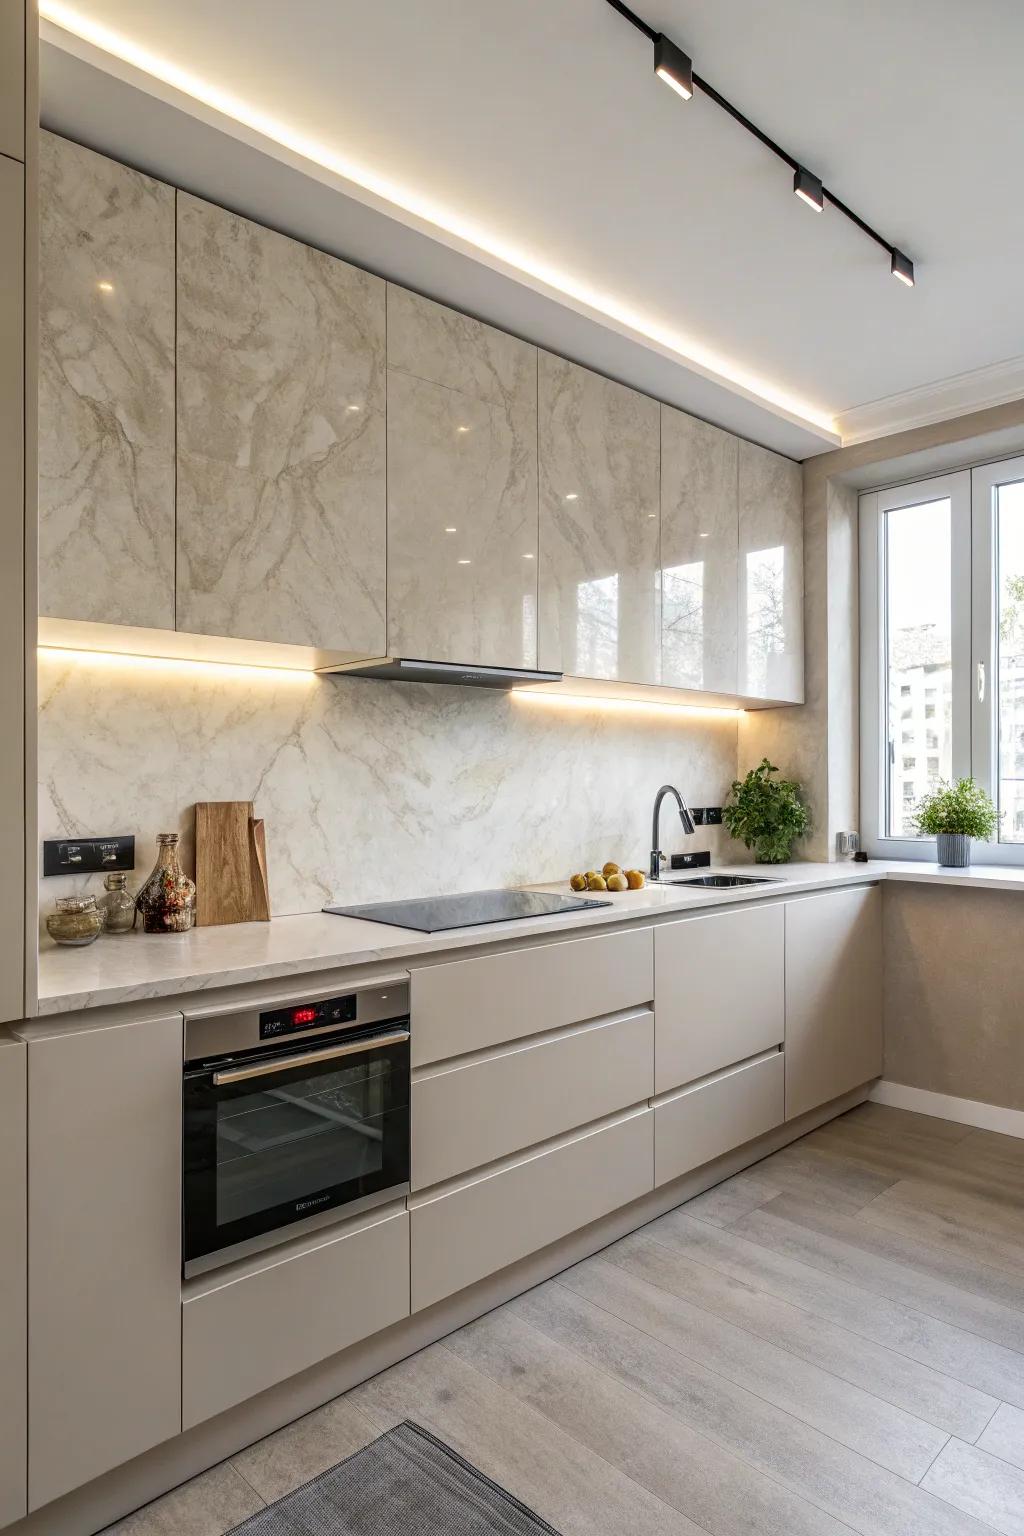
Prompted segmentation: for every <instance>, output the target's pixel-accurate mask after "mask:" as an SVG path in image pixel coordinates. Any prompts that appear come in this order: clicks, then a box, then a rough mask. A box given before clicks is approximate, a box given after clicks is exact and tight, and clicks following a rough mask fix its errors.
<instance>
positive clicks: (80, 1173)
mask: <svg viewBox="0 0 1024 1536" xmlns="http://www.w3.org/2000/svg"><path fill="white" fill-rule="evenodd" d="M28 1041H29V1043H28V1084H29V1088H28V1111H29V1115H28V1127H29V1129H28V1166H29V1182H28V1218H29V1227H28V1230H29V1298H30V1299H29V1312H28V1322H29V1348H28V1362H29V1392H28V1400H29V1463H28V1466H29V1508H30V1509H38V1508H39V1507H40V1506H41V1505H43V1504H47V1503H49V1502H50V1500H51V1499H56V1498H58V1497H59V1496H60V1495H61V1494H63V1493H67V1492H68V1491H69V1490H70V1489H72V1488H78V1487H80V1486H81V1484H83V1483H87V1482H89V1481H90V1480H91V1479H92V1478H94V1477H98V1476H99V1475H100V1473H102V1472H107V1471H109V1470H110V1468H112V1467H116V1466H119V1465H120V1464H121V1463H122V1462H125V1461H130V1460H131V1459H132V1457H133V1456H138V1455H140V1454H141V1452H143V1451H148V1450H149V1449H150V1448H151V1447H152V1446H154V1445H159V1444H160V1443H161V1441H164V1440H169V1439H170V1438H171V1436H172V1435H176V1434H177V1433H178V1432H179V1430H180V1429H181V1059H182V1018H181V1014H180V1013H176V1014H173V1015H171V1016H169V1017H165V1018H156V1019H147V1020H144V1021H138V1022H129V1023H126V1024H115V1025H107V1026H102V1025H101V1026H86V1027H84V1028H77V1029H76V1028H74V1027H73V1026H70V1027H69V1026H68V1025H65V1024H62V1023H61V1022H60V1021H59V1020H58V1021H57V1022H56V1023H55V1024H54V1025H53V1032H52V1033H49V1034H47V1033H44V1032H43V1031H42V1030H41V1028H40V1026H31V1027H30V1031H29V1033H28Z"/></svg>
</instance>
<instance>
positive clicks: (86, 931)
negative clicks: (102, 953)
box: [46, 896, 103, 945]
mask: <svg viewBox="0 0 1024 1536" xmlns="http://www.w3.org/2000/svg"><path fill="white" fill-rule="evenodd" d="M46 931H47V933H48V934H49V935H50V938H51V939H54V940H56V942H57V943H58V944H74V945H82V944H91V943H92V941H93V939H98V938H99V936H100V934H101V933H102V932H103V914H102V913H101V912H99V911H97V908H96V898H95V896H58V898H57V910H56V912H51V913H50V915H49V916H48V917H47V919H46Z"/></svg>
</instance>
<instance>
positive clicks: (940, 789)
mask: <svg viewBox="0 0 1024 1536" xmlns="http://www.w3.org/2000/svg"><path fill="white" fill-rule="evenodd" d="M912 820H913V824H914V826H915V827H916V828H917V830H918V831H919V832H920V834H921V836H922V837H934V839H935V846H936V850H937V857H938V861H939V863H940V864H944V865H946V866H947V868H950V869H966V867H967V865H968V864H970V862H971V838H972V837H977V838H980V839H981V841H982V842H983V843H987V842H988V841H989V840H990V839H991V837H992V835H993V833H994V832H995V830H996V827H998V825H999V813H998V811H997V810H996V808H995V806H994V805H993V804H992V801H991V800H990V799H989V797H988V795H987V794H986V792H985V791H984V790H983V789H982V787H981V785H980V784H976V783H975V782H974V780H973V779H958V780H957V782H956V783H955V784H947V783H946V782H945V781H944V780H940V781H939V783H938V784H937V785H936V787H935V788H934V789H933V790H931V791H930V792H929V793H928V794H927V795H925V797H924V799H923V800H922V801H921V802H920V804H919V805H918V806H917V808H916V809H915V811H914V814H913V818H912Z"/></svg>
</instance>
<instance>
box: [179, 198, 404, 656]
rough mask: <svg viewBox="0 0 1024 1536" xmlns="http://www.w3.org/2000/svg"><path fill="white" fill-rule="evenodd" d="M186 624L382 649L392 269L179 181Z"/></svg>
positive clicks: (237, 634) (209, 631) (192, 628)
mask: <svg viewBox="0 0 1024 1536" xmlns="http://www.w3.org/2000/svg"><path fill="white" fill-rule="evenodd" d="M177 250H178V283H177V288H178V348H177V352H178V525H177V526H178V538H177V547H178V592H177V628H178V629H179V630H183V631H185V632H191V633H198V634H204V635H226V636H229V637H232V638H239V639H244V640H269V641H279V642H286V643H292V644H297V645H305V646H312V647H316V648H318V649H325V650H329V651H338V652H342V653H351V654H353V655H360V656H366V655H380V654H381V652H382V649H383V646H384V559H385V483H384V477H385V448H384V400H385V387H384V331H385V314H384V283H383V282H382V281H381V279H380V278H378V277H373V276H371V274H370V273H368V272H363V271H360V270H359V269H358V268H357V267H352V266H349V265H348V264H347V263H346V262H344V261H338V260H337V259H336V258H335V257H333V256H327V255H325V254H324V252H322V251H317V250H313V249H311V248H310V247H309V246H306V245H300V244H299V243H298V241H295V240H289V239H288V238H287V237H286V236H285V235H281V234H277V233H276V232H275V231H274V230H270V229H264V228H263V227H262V226H261V225H258V224H253V223H250V221H249V220H248V219H242V218H238V217H237V216H236V215H235V214H233V213H227V212H226V211H225V210H224V209H223V208H217V207H215V206H214V205H213V204H212V203H205V202H201V201H200V200H199V199H198V198H196V197H190V196H189V195H188V194H187V193H184V192H180V193H179V194H178V242H177Z"/></svg>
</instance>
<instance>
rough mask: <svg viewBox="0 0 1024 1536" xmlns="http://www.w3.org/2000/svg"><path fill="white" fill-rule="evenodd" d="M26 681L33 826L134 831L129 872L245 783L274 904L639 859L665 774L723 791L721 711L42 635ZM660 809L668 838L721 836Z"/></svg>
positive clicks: (710, 791) (97, 884) (725, 734)
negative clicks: (382, 678)
mask: <svg viewBox="0 0 1024 1536" xmlns="http://www.w3.org/2000/svg"><path fill="white" fill-rule="evenodd" d="M39 692H40V714H39V783H40V800H39V819H40V837H67V836H84V835H85V834H87V833H93V834H98V833H103V832H108V833H114V832H134V833H135V835H136V838H137V839H138V844H137V868H136V876H135V879H134V880H129V887H130V888H134V887H135V886H137V885H138V884H141V882H142V880H143V879H144V878H145V876H146V875H147V874H148V872H149V869H150V867H151V865H152V863H153V859H154V854H155V848H154V839H155V836H156V834H157V833H158V832H161V831H173V830H175V829H180V830H181V832H182V833H183V834H184V835H185V838H186V839H187V841H188V844H189V845H190V842H191V819H192V818H191V808H192V806H193V804H194V802H195V801H196V800H236V799H237V800H242V799H244V800H248V799H252V800H253V801H254V802H255V805H256V812H257V814H258V815H261V816H263V817H265V818H266V823H267V842H268V857H269V865H270V883H271V899H272V905H273V910H274V912H275V914H277V915H280V914H283V913H288V912H310V911H316V910H317V909H318V908H319V907H320V906H321V905H322V904H323V903H324V902H325V901H326V900H328V899H329V898H331V897H337V898H339V899H341V900H346V901H374V900H380V899H382V898H386V897H393V896H395V895H396V894H399V893H413V894H416V895H430V894H434V893H436V892H439V891H452V890H463V891H464V890H475V889H480V888H482V887H485V886H495V885H514V884H526V883H530V882H535V881H544V880H558V879H562V878H567V877H568V876H569V875H570V874H571V873H572V872H573V870H576V869H589V868H592V867H593V866H594V865H598V866H599V865H600V864H601V863H603V862H604V861H605V860H606V859H615V860H617V861H618V862H625V863H629V864H636V865H638V866H640V867H642V868H646V866H647V859H648V853H649V848H650V835H651V834H650V818H651V807H652V804H653V800H654V794H655V791H656V790H657V788H658V786H659V784H662V783H664V782H666V781H668V782H671V783H674V784H677V785H678V786H679V788H680V789H681V791H682V792H683V794H684V795H685V796H686V798H687V799H688V800H689V801H690V803H691V804H693V805H720V804H721V802H722V798H723V796H724V795H725V793H726V791H727V789H728V786H729V784H730V782H731V781H732V778H733V776H734V772H735V766H736V736H737V719H738V718H739V717H737V716H735V715H729V714H725V715H717V716H716V715H713V714H712V715H696V714H690V713H687V712H685V711H678V712H677V711H675V710H671V709H665V708H662V707H654V708H650V707H649V708H647V709H644V708H643V707H642V706H636V707H616V708H613V709H607V708H602V707H601V706H600V705H595V706H593V707H586V708H575V707H573V706H571V705H566V704H564V703H558V704H556V703H553V702H552V703H545V704H538V703H529V702H526V701H525V700H523V699H522V698H520V697H517V696H516V695H514V694H504V693H497V692H491V691H490V690H487V689H474V688H459V687H435V686H431V685H417V684H410V683H380V682H372V681H367V680H363V679H356V678H344V679H343V678H317V677H315V676H313V675H312V674H309V673H282V672H275V671H271V670H261V669H254V668H244V669H243V668H237V669H236V668H227V667H212V666H204V665H202V664H189V663H179V662H167V663H157V662H151V663H145V662H138V661H133V660H131V659H124V658H114V657H101V658H98V659H97V658H95V657H93V658H90V657H89V656H88V655H87V654H85V653H77V655H76V654H75V653H59V652H52V653H51V652H45V651H43V652H41V653H40V666H39ZM673 820H675V826H674V829H673ZM663 826H664V832H663V842H662V846H663V848H664V849H665V851H666V852H669V851H672V850H675V849H678V848H681V847H682V846H683V845H684V841H685V845H686V847H687V848H691V849H692V848H699V847H712V846H715V840H716V839H717V840H719V841H722V840H724V834H723V833H722V831H721V829H708V830H706V831H704V830H698V832H697V833H696V834H695V835H694V836H693V837H691V838H688V839H684V837H683V834H682V831H681V829H680V827H679V824H678V819H677V818H673V816H672V814H670V810H669V808H666V810H665V812H664V820H663ZM733 847H735V845H733ZM190 851H191V850H190V846H189V847H188V848H187V849H186V852H187V854H188V856H190ZM740 851H742V850H740ZM77 883H83V882H81V881H79V882H77ZM68 888H69V882H67V881H65V880H64V879H63V878H56V879H55V878H50V879H46V880H43V881H42V904H43V909H44V912H45V911H47V910H51V909H52V902H53V898H54V897H56V896H58V895H60V894H62V893H63V892H64V891H65V890H66V889H68ZM91 888H96V889H101V888H102V884H101V881H100V880H99V879H98V878H94V880H93V882H92V886H91Z"/></svg>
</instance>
